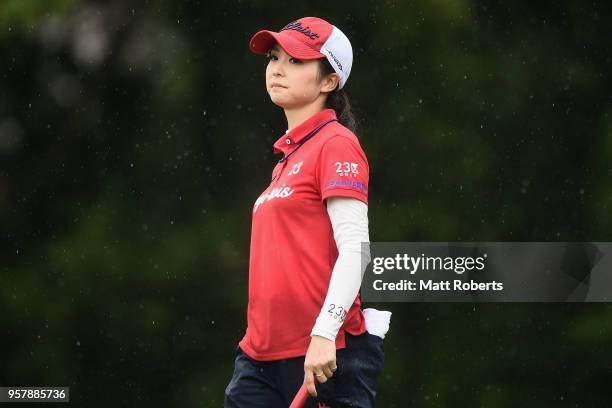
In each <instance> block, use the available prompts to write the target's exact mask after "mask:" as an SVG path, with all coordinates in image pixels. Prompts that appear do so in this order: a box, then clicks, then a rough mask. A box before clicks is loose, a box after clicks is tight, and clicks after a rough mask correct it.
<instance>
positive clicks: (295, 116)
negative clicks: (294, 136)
mask: <svg viewBox="0 0 612 408" xmlns="http://www.w3.org/2000/svg"><path fill="white" fill-rule="evenodd" d="M323 109H325V103H324V102H323V103H312V104H310V105H308V106H302V107H300V108H298V109H285V116H286V117H287V132H290V131H291V129H293V128H294V127H296V126H298V125H299V124H300V123H302V122H304V121H305V120H306V119H308V118H310V117H312V116H314V115H315V114H317V113H319V112H321V111H322V110H323Z"/></svg>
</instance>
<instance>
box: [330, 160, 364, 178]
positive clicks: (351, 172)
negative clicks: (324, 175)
mask: <svg viewBox="0 0 612 408" xmlns="http://www.w3.org/2000/svg"><path fill="white" fill-rule="evenodd" d="M334 165H335V166H336V173H339V174H340V176H346V177H357V174H359V170H357V166H358V163H349V162H335V163H334Z"/></svg>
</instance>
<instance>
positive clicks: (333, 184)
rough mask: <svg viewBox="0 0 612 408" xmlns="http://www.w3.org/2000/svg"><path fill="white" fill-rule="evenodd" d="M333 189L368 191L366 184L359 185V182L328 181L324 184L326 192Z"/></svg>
mask: <svg viewBox="0 0 612 408" xmlns="http://www.w3.org/2000/svg"><path fill="white" fill-rule="evenodd" d="M334 187H350V188H356V189H358V190H361V191H368V185H367V184H366V183H360V182H359V181H352V180H329V181H328V182H327V183H325V189H326V190H327V189H330V188H334Z"/></svg>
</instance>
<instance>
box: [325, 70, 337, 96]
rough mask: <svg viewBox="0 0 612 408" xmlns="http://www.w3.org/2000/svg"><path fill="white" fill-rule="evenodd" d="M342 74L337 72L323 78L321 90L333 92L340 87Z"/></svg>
mask: <svg viewBox="0 0 612 408" xmlns="http://www.w3.org/2000/svg"><path fill="white" fill-rule="evenodd" d="M339 82H340V76H339V75H338V74H336V73H334V74H329V75H327V76H326V77H325V78H323V82H322V83H321V92H331V91H333V90H334V89H336V88H337V87H338V84H339Z"/></svg>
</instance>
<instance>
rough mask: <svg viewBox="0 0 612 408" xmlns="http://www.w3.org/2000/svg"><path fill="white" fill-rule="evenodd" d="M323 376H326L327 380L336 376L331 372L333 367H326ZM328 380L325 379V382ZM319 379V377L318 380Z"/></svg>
mask: <svg viewBox="0 0 612 408" xmlns="http://www.w3.org/2000/svg"><path fill="white" fill-rule="evenodd" d="M323 374H325V377H327V378H331V377H332V375H334V373H333V372H332V370H331V366H325V367H323ZM327 378H325V381H327ZM318 379H319V377H317V380H318Z"/></svg>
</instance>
